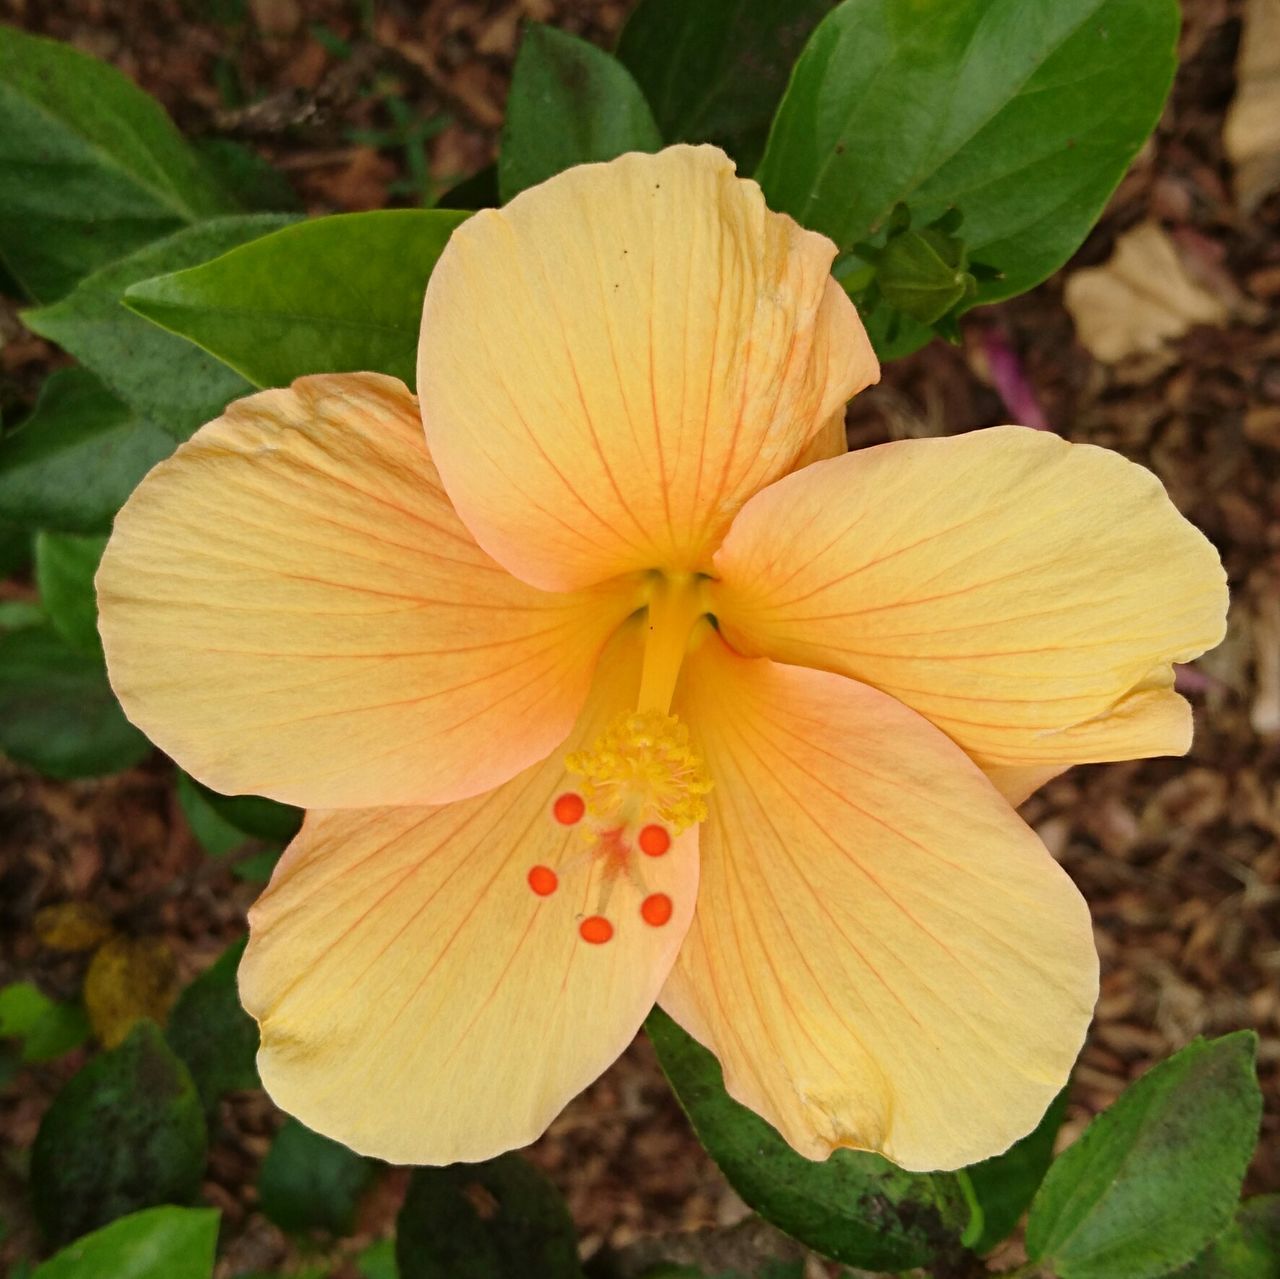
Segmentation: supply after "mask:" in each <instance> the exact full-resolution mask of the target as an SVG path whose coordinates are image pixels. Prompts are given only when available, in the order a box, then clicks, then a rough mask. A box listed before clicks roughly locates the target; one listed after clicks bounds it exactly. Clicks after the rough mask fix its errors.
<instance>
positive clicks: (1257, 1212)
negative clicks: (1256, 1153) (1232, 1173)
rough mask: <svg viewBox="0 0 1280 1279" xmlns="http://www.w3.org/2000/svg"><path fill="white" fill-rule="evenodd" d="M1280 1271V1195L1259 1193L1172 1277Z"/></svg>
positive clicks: (1267, 1276)
mask: <svg viewBox="0 0 1280 1279" xmlns="http://www.w3.org/2000/svg"><path fill="white" fill-rule="evenodd" d="M1277 1275H1280V1195H1258V1196H1256V1197H1255V1198H1253V1199H1246V1200H1245V1201H1244V1203H1242V1204H1241V1205H1240V1207H1239V1208H1237V1209H1236V1215H1235V1217H1234V1218H1233V1220H1232V1222H1231V1224H1230V1225H1229V1226H1228V1227H1227V1228H1226V1229H1225V1230H1224V1231H1223V1232H1222V1233H1221V1234H1220V1235H1219V1236H1218V1237H1217V1238H1216V1239H1215V1240H1214V1241H1213V1243H1211V1244H1210V1245H1209V1247H1208V1248H1207V1249H1206V1250H1205V1251H1204V1252H1203V1253H1201V1254H1200V1256H1198V1257H1197V1258H1196V1259H1195V1260H1194V1261H1193V1262H1191V1264H1190V1265H1188V1266H1184V1267H1183V1268H1182V1269H1181V1270H1177V1271H1174V1274H1173V1275H1171V1276H1170V1279H1174V1276H1176V1279H1275V1277H1276V1276H1277Z"/></svg>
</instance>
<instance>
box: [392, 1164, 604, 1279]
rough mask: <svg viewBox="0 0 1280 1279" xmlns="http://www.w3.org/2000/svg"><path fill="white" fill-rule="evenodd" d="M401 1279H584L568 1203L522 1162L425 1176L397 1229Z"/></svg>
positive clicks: (419, 1176)
mask: <svg viewBox="0 0 1280 1279" xmlns="http://www.w3.org/2000/svg"><path fill="white" fill-rule="evenodd" d="M396 1260H397V1261H398V1263H399V1265H400V1275H401V1279H528V1277H529V1276H532V1275H537V1276H538V1279H581V1276H582V1268H581V1267H580V1266H579V1264H578V1246H577V1239H576V1238H575V1236H574V1229H573V1222H572V1221H570V1220H569V1213H568V1210H567V1209H566V1208H565V1205H564V1200H563V1199H561V1198H560V1195H559V1194H558V1193H557V1191H556V1189H555V1188H554V1187H553V1186H552V1185H551V1183H550V1182H549V1181H547V1180H546V1178H545V1177H543V1175H542V1174H541V1173H540V1172H538V1171H537V1169H535V1168H533V1167H531V1166H530V1165H529V1164H528V1163H526V1162H525V1161H524V1160H523V1159H521V1158H520V1157H519V1156H518V1155H501V1156H499V1157H498V1158H497V1159H491V1160H489V1161H488V1162H487V1163H482V1164H454V1165H452V1166H451V1167H448V1168H419V1169H418V1170H417V1172H415V1173H414V1174H413V1181H412V1182H411V1183H410V1185H409V1194H408V1196H407V1197H406V1199H405V1201H404V1207H403V1209H401V1212H400V1218H399V1221H398V1223H397V1227H396Z"/></svg>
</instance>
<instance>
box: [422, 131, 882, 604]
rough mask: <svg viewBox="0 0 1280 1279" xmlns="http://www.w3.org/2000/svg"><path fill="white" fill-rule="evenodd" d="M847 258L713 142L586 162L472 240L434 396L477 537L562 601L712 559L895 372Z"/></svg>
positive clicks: (445, 449) (460, 239) (427, 333)
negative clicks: (625, 578) (843, 262)
mask: <svg viewBox="0 0 1280 1279" xmlns="http://www.w3.org/2000/svg"><path fill="white" fill-rule="evenodd" d="M834 253H835V246H834V245H833V244H832V243H831V242H830V241H829V240H827V239H825V238H824V237H822V236H820V235H816V234H814V233H813V232H809V231H805V230H802V229H801V228H800V227H799V226H798V225H797V224H796V223H795V222H793V221H792V220H791V219H790V218H787V217H784V216H782V215H780V214H775V213H771V212H769V210H768V209H767V208H766V207H765V204H764V200H763V197H762V196H761V194H760V189H759V187H758V186H756V184H755V183H753V182H747V181H743V180H740V179H738V178H736V177H734V174H733V165H732V162H731V161H730V160H729V159H728V158H727V157H726V156H725V155H724V154H723V153H722V152H720V151H718V150H716V149H715V148H714V147H687V146H677V147H671V148H669V149H668V150H666V151H663V152H662V153H660V154H659V155H639V154H632V155H625V156H622V157H621V158H619V159H617V160H615V161H612V162H610V163H608V164H593V165H583V166H581V167H578V168H574V169H571V170H569V171H567V172H565V173H563V174H561V175H559V176H558V177H555V178H552V179H551V180H550V181H548V182H545V183H543V184H542V185H541V186H538V187H535V188H532V189H531V190H529V191H527V192H525V193H523V194H522V195H520V196H518V197H517V198H516V199H515V200H513V201H512V202H511V203H510V204H509V205H507V206H506V207H505V208H503V209H501V210H485V211H482V212H480V213H478V214H476V215H475V217H473V218H471V219H470V220H468V221H467V222H466V223H465V224H464V225H463V226H461V227H459V228H458V230H457V231H455V232H454V234H453V237H452V239H451V240H450V242H449V245H448V247H447V248H446V250H445V252H444V254H443V255H442V257H441V259H440V262H439V264H438V265H437V266H436V268H435V271H434V272H433V274H432V277H431V281H430V284H429V286H428V288H427V295H426V303H425V306H424V310H423V324H422V336H421V342H420V346H419V357H418V392H419V395H420V396H421V399H422V411H423V421H424V423H425V425H426V431H427V439H428V442H429V443H430V446H431V452H432V456H433V457H434V458H435V460H436V464H437V465H438V466H439V468H440V473H441V475H442V476H443V478H444V482H445V486H446V487H447V489H448V490H449V494H450V496H451V497H452V499H453V501H454V503H455V504H456V506H457V508H458V511H459V513H460V514H461V516H462V518H463V520H464V521H465V522H466V524H467V526H468V527H469V528H470V529H471V531H472V532H473V533H474V534H475V536H476V539H477V541H478V542H479V543H480V545H481V546H483V547H484V548H485V550H487V551H488V552H489V554H491V555H492V556H493V557H494V558H495V559H496V560H498V561H499V562H500V563H502V564H504V565H505V566H506V567H507V568H508V569H510V570H511V571H512V572H513V573H515V574H516V575H517V576H519V577H522V578H523V579H525V580H526V581H529V582H532V583H534V584H535V585H537V586H541V587H544V588H547V589H576V588H580V587H584V586H588V585H590V584H592V583H595V582H599V581H603V580H605V579H606V578H609V577H612V576H614V575H616V574H619V573H625V572H629V571H632V570H639V569H669V570H678V571H687V570H692V569H701V568H704V567H705V566H706V563H707V561H708V557H709V555H710V552H711V551H712V550H713V549H714V546H715V544H716V543H717V541H718V540H719V538H720V536H721V534H722V533H723V531H724V529H725V527H726V526H727V525H728V523H729V521H730V520H731V519H732V517H733V514H734V512H735V511H736V510H737V509H738V507H739V506H741V504H742V503H743V502H744V501H745V500H746V499H747V498H748V497H749V496H750V495H751V494H752V493H754V492H755V491H756V490H757V489H759V488H760V487H761V486H763V485H765V484H768V483H769V482H770V481H772V480H773V479H776V478H777V477H778V476H779V475H782V474H785V473H786V472H787V471H788V470H790V469H791V467H792V466H793V464H794V463H795V460H796V458H797V457H798V456H799V455H800V454H801V453H802V452H803V450H804V449H805V447H806V445H807V444H808V443H809V441H810V440H811V438H812V437H813V436H814V435H815V434H816V433H818V431H819V430H820V428H821V427H822V426H823V425H824V424H826V423H827V422H828V421H829V419H830V418H831V417H832V415H833V414H834V413H835V412H836V410H838V409H839V408H840V406H841V405H843V404H844V402H845V401H846V400H847V399H848V398H849V397H850V396H851V395H852V394H854V392H856V391H858V390H860V389H861V388H862V387H864V386H866V385H867V384H868V383H869V382H873V381H875V380H876V378H877V377H878V376H879V369H878V365H877V363H876V359H875V356H874V355H873V354H872V351H871V347H870V344H869V343H868V341H867V337H866V334H865V332H864V331H863V328H862V324H861V322H860V321H859V319H858V317H857V314H856V312H855V311H854V308H853V306H852V304H851V303H850V302H849V299H848V298H847V297H846V295H845V294H844V292H843V290H842V289H841V288H840V287H839V285H837V284H836V283H835V282H834V281H833V280H832V279H831V277H830V275H829V270H830V266H831V260H832V257H833V256H834Z"/></svg>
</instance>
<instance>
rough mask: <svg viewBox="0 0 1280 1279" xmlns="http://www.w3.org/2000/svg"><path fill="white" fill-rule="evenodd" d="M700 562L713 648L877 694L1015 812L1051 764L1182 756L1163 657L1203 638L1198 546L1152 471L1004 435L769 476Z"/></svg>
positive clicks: (1213, 572)
mask: <svg viewBox="0 0 1280 1279" xmlns="http://www.w3.org/2000/svg"><path fill="white" fill-rule="evenodd" d="M715 569H716V572H717V573H718V574H719V575H720V576H721V577H722V579H723V580H722V582H721V583H720V584H719V585H718V586H717V588H716V590H715V592H714V596H715V608H716V611H717V613H718V615H719V617H720V621H721V624H722V626H723V627H724V632H725V635H726V637H727V638H728V639H729V641H730V643H732V644H734V645H735V646H736V647H738V648H739V649H740V650H742V651H744V652H753V653H767V654H769V655H770V656H771V657H775V658H778V659H779V660H781V661H788V662H797V663H800V664H802V665H806V666H817V667H821V668H824V669H827V670H832V671H838V672H840V673H841V674H844V675H849V676H852V677H853V678H855V679H859V680H862V681H864V682H865V683H868V684H872V685H874V686H875V687H877V688H880V689H883V690H884V691H885V692H886V693H890V694H892V695H893V696H894V697H896V698H898V699H899V700H901V701H903V702H906V703H907V705H909V706H912V707H914V708H915V709H916V710H917V711H919V712H920V713H921V714H922V715H925V716H927V717H928V718H929V719H931V720H932V721H933V722H934V723H935V724H937V725H938V727H939V728H941V729H942V730H943V731H944V732H946V733H947V734H948V735H949V736H950V737H951V738H952V739H953V740H955V741H956V742H958V743H959V744H960V745H961V746H963V747H964V748H965V750H966V751H968V752H969V754H970V755H971V756H973V758H974V759H975V760H977V762H978V763H979V764H980V765H982V767H983V768H985V769H987V770H988V772H989V775H990V776H991V777H992V779H993V780H994V781H996V782H997V784H998V785H1000V786H1001V788H1002V789H1003V790H1004V791H1005V793H1006V794H1007V795H1008V797H1009V798H1010V799H1012V800H1014V801H1015V802H1017V801H1019V800H1021V799H1023V798H1025V796H1026V794H1027V793H1028V792H1029V790H1031V789H1034V787H1035V786H1036V785H1038V784H1039V783H1040V782H1042V781H1044V780H1045V779H1046V778H1048V777H1051V776H1053V775H1054V774H1055V773H1057V772H1060V771H1061V770H1062V769H1064V768H1066V767H1068V766H1069V765H1071V764H1078V763H1087V762H1093V761H1100V760H1109V759H1135V758H1141V757H1143V756H1147V755H1170V754H1180V753H1182V752H1184V751H1185V750H1186V749H1187V747H1188V746H1189V744H1190V741H1191V714H1190V709H1189V707H1188V706H1187V704H1186V702H1185V701H1183V699H1182V698H1181V697H1180V696H1179V695H1178V694H1177V693H1175V692H1174V691H1173V670H1172V664H1173V663H1174V662H1185V661H1188V660H1189V659H1190V658H1192V657H1194V656H1196V655H1197V654H1199V653H1203V652H1204V651H1205V650H1206V649H1208V648H1212V647H1213V646H1214V645H1215V644H1217V643H1218V641H1219V640H1221V638H1222V635H1223V631H1224V626H1225V614H1226V603H1227V593H1226V582H1225V577H1224V575H1223V572H1222V566H1221V564H1220V563H1219V562H1218V556H1217V553H1216V552H1215V551H1214V549H1213V547H1212V546H1211V545H1210V544H1209V542H1208V541H1207V540H1206V539H1205V538H1204V537H1203V536H1202V535H1201V534H1200V533H1199V532H1198V531H1197V530H1196V529H1195V528H1193V527H1192V526H1191V525H1190V524H1189V523H1187V521H1186V520H1185V519H1183V518H1182V516H1181V515H1179V513H1178V511H1177V510H1176V509H1175V508H1174V506H1173V504H1172V503H1171V502H1170V501H1169V498H1168V496H1167V495H1166V493H1165V491H1164V489H1163V488H1162V487H1161V485H1160V482H1159V481H1158V480H1157V479H1156V478H1155V476H1154V475H1152V474H1151V473H1150V472H1149V471H1147V470H1144V469H1143V468H1142V467H1140V466H1135V465H1134V464H1132V463H1131V462H1128V461H1126V460H1125V459H1124V458H1123V457H1121V456H1120V455H1119V454H1117V453H1112V452H1110V451H1108V450H1106V449H1100V448H1095V447H1093V446H1092V445H1087V444H1068V443H1067V442H1066V441H1065V440H1062V439H1060V438H1058V437H1057V436H1055V435H1051V434H1049V433H1048V432H1045V431H1031V430H1026V429H1024V428H1022V427H996V428H993V429H991V430H986V431H975V432H973V433H971V434H969V435H960V436H956V437H953V438H951V439H928V440H905V441H901V442H899V443H896V444H886V445H881V446H879V447H877V448H871V449H866V450H863V451H861V452H855V453H850V454H849V455H847V456H846V457H843V458H837V459H836V460H834V461H829V462H819V463H817V464H816V465H814V466H811V467H809V468H807V469H806V470H804V471H803V472H801V473H799V474H796V475H791V476H788V477H786V478H785V479H783V480H781V481H780V482H779V483H777V484H776V485H774V486H773V487H771V488H769V489H767V490H766V491H765V492H763V493H760V494H758V495H757V496H756V497H755V498H753V499H752V500H751V502H750V503H748V504H747V506H746V507H745V508H744V509H743V510H742V512H741V513H740V514H739V516H738V518H737V520H736V521H735V523H734V525H733V527H732V529H730V531H729V534H728V536H727V538H726V539H725V543H724V545H723V546H722V547H721V549H720V551H719V552H718V554H717V555H716V560H715Z"/></svg>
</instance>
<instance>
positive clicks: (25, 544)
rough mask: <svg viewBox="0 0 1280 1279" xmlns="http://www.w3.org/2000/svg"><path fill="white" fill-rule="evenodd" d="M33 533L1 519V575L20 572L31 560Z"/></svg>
mask: <svg viewBox="0 0 1280 1279" xmlns="http://www.w3.org/2000/svg"><path fill="white" fill-rule="evenodd" d="M31 551H32V546H31V534H30V532H29V531H28V530H27V529H25V528H19V527H18V525H16V524H10V523H8V522H7V521H5V520H4V519H0V577H9V576H10V575H11V574H13V573H20V572H21V571H22V570H23V569H24V568H25V567H26V566H27V565H28V564H29V563H30V562H31Z"/></svg>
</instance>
